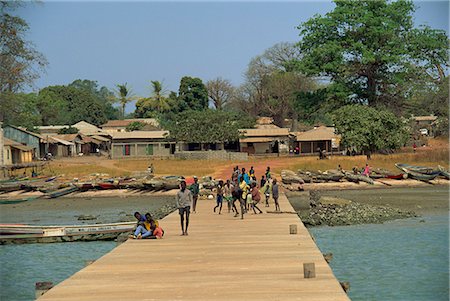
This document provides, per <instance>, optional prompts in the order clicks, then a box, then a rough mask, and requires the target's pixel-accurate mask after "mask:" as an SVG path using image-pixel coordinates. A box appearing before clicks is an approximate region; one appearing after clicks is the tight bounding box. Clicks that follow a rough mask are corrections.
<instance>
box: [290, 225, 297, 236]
mask: <svg viewBox="0 0 450 301" xmlns="http://www.w3.org/2000/svg"><path fill="white" fill-rule="evenodd" d="M289 233H290V234H297V225H289Z"/></svg>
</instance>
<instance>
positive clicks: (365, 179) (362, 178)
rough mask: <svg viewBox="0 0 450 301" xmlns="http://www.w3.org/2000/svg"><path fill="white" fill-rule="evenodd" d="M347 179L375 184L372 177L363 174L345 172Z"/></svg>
mask: <svg viewBox="0 0 450 301" xmlns="http://www.w3.org/2000/svg"><path fill="white" fill-rule="evenodd" d="M345 179H346V180H347V181H349V182H353V183H359V182H366V183H368V184H371V185H373V180H372V179H371V178H370V177H366V176H363V175H353V174H351V173H348V172H347V173H345Z"/></svg>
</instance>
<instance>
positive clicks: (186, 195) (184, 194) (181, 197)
mask: <svg viewBox="0 0 450 301" xmlns="http://www.w3.org/2000/svg"><path fill="white" fill-rule="evenodd" d="M175 200H176V204H177V208H178V213H179V214H180V221H181V232H182V233H181V235H188V226H189V214H190V211H191V204H192V192H191V191H190V190H189V189H186V181H181V183H180V190H179V191H178V193H177V195H176V197H175ZM185 216H186V227H185V225H184V220H185Z"/></svg>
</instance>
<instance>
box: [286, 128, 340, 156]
mask: <svg viewBox="0 0 450 301" xmlns="http://www.w3.org/2000/svg"><path fill="white" fill-rule="evenodd" d="M340 139H341V137H340V135H336V134H335V133H334V127H326V126H319V127H316V128H314V129H312V130H309V131H305V132H291V143H292V148H293V149H294V150H295V149H296V148H298V150H299V152H300V153H301V154H313V153H318V151H319V149H320V151H323V150H325V151H326V152H327V153H332V152H333V151H335V152H337V151H339V142H340Z"/></svg>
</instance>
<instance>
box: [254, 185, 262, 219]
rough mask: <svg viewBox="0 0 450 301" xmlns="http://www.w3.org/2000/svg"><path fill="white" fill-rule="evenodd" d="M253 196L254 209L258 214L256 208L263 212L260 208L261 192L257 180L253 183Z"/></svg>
mask: <svg viewBox="0 0 450 301" xmlns="http://www.w3.org/2000/svg"><path fill="white" fill-rule="evenodd" d="M251 196H252V209H253V212H254V213H255V214H256V210H255V208H256V209H257V210H258V211H259V214H261V213H263V212H262V211H261V209H259V208H258V203H259V202H260V201H261V194H260V193H259V189H258V186H257V185H256V183H255V182H253V183H252V185H251Z"/></svg>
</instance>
